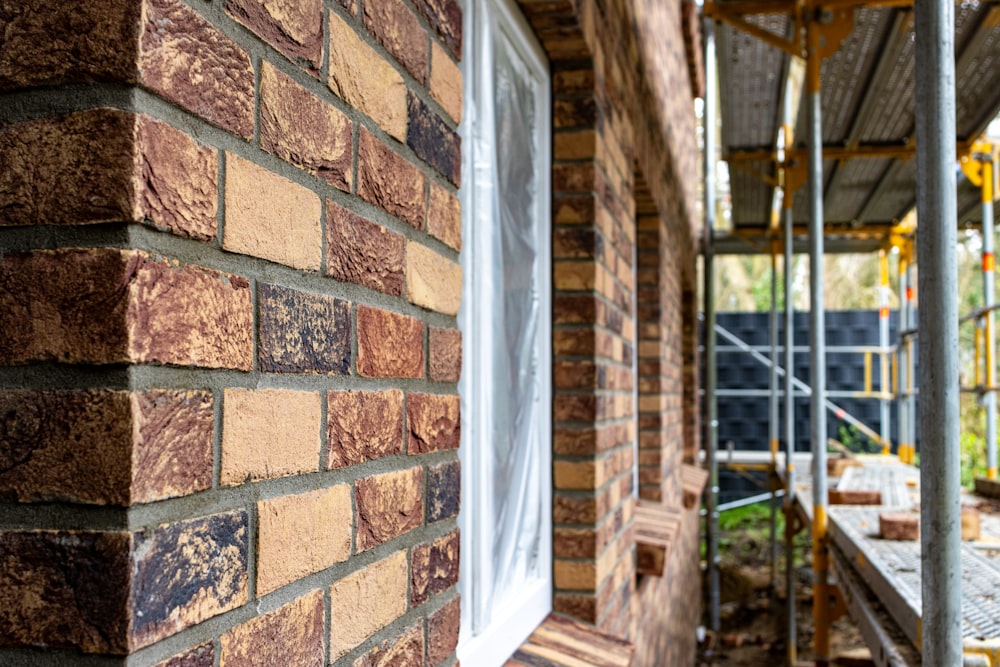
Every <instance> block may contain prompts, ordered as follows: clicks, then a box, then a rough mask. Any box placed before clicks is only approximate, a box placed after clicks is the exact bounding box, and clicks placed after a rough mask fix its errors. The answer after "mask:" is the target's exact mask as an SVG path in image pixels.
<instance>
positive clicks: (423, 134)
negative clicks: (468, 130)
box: [406, 92, 462, 186]
mask: <svg viewBox="0 0 1000 667" xmlns="http://www.w3.org/2000/svg"><path fill="white" fill-rule="evenodd" d="M406 108H407V113H408V117H409V123H408V125H407V129H406V145H407V146H409V147H410V148H412V149H413V152H414V153H416V154H417V157H419V158H420V159H421V160H423V161H424V162H426V163H427V164H429V165H431V166H432V167H434V168H435V169H436V170H437V171H438V173H440V174H441V175H442V176H444V177H445V178H447V179H448V180H449V181H451V183H452V185H455V186H457V185H458V184H459V182H460V181H461V180H462V139H461V137H459V136H458V133H457V132H455V131H454V130H452V129H451V128H450V127H448V125H447V124H446V123H445V122H444V121H443V120H441V118H440V117H439V116H438V115H437V114H436V113H435V112H434V111H432V110H431V108H430V107H428V106H427V105H426V104H424V102H423V100H421V99H420V98H419V97H417V96H416V95H415V94H414V93H413V92H410V93H407V105H406Z"/></svg>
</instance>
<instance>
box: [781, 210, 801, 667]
mask: <svg viewBox="0 0 1000 667" xmlns="http://www.w3.org/2000/svg"><path fill="white" fill-rule="evenodd" d="M792 199H793V197H792V193H791V192H788V191H786V192H785V199H784V203H783V205H784V215H785V265H784V272H785V505H784V509H785V604H786V609H785V613H786V614H787V616H786V623H787V625H786V627H785V634H786V635H787V636H788V639H787V641H788V651H787V657H788V667H794V665H795V663H796V661H797V660H798V646H797V643H796V636H795V635H796V632H795V550H794V546H795V521H794V518H795V504H794V503H795V463H794V460H793V459H794V455H795V384H794V383H793V382H792V380H793V379H794V378H795V322H794V316H795V311H794V307H795V304H794V303H793V299H792V249H793V248H792V243H793V241H794V237H793V236H792V228H793V222H794V215H793V212H792Z"/></svg>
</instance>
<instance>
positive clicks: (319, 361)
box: [259, 284, 351, 375]
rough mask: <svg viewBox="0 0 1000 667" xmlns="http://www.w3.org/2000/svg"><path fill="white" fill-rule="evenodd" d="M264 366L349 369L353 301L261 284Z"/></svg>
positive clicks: (269, 369) (294, 370) (300, 369)
mask: <svg viewBox="0 0 1000 667" xmlns="http://www.w3.org/2000/svg"><path fill="white" fill-rule="evenodd" d="M259 347H260V365H261V369H262V370H264V371H266V372H269V373H321V374H340V375H342V374H346V373H347V372H348V370H349V367H350V360H351V324H350V304H349V303H348V302H346V301H341V300H340V299H335V298H333V297H330V296H323V295H319V294H307V293H305V292H297V291H295V290H292V289H289V288H286V287H280V286H278V285H266V284H265V285H261V287H260V343H259Z"/></svg>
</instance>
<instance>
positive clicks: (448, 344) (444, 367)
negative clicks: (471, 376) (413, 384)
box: [427, 327, 462, 382]
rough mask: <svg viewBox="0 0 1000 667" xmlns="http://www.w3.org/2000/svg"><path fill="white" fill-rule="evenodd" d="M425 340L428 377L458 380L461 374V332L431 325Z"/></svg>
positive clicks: (443, 380)
mask: <svg viewBox="0 0 1000 667" xmlns="http://www.w3.org/2000/svg"><path fill="white" fill-rule="evenodd" d="M427 341H428V343H427V347H428V355H429V356H430V364H429V371H430V379H431V380H434V381H436V382H458V380H459V377H460V376H461V374H462V332H461V331H459V330H458V329H439V328H438V327H431V329H430V333H429V334H428V337H427Z"/></svg>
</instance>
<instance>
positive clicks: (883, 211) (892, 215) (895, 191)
mask: <svg viewBox="0 0 1000 667" xmlns="http://www.w3.org/2000/svg"><path fill="white" fill-rule="evenodd" d="M894 162H895V164H894V166H893V167H891V168H890V170H889V173H888V176H887V178H886V181H885V184H884V185H883V186H882V187H881V189H880V191H879V192H878V193H877V195H876V196H873V198H872V199H871V201H870V202H869V205H868V206H867V211H866V213H867V215H866V216H865V219H864V220H862V222H867V221H869V220H901V219H902V218H903V216H904V215H906V214H907V213H908V212H909V210H910V209H911V208H913V205H914V202H915V201H916V181H917V161H916V159H910V160H905V161H899V160H895V161H894Z"/></svg>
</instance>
